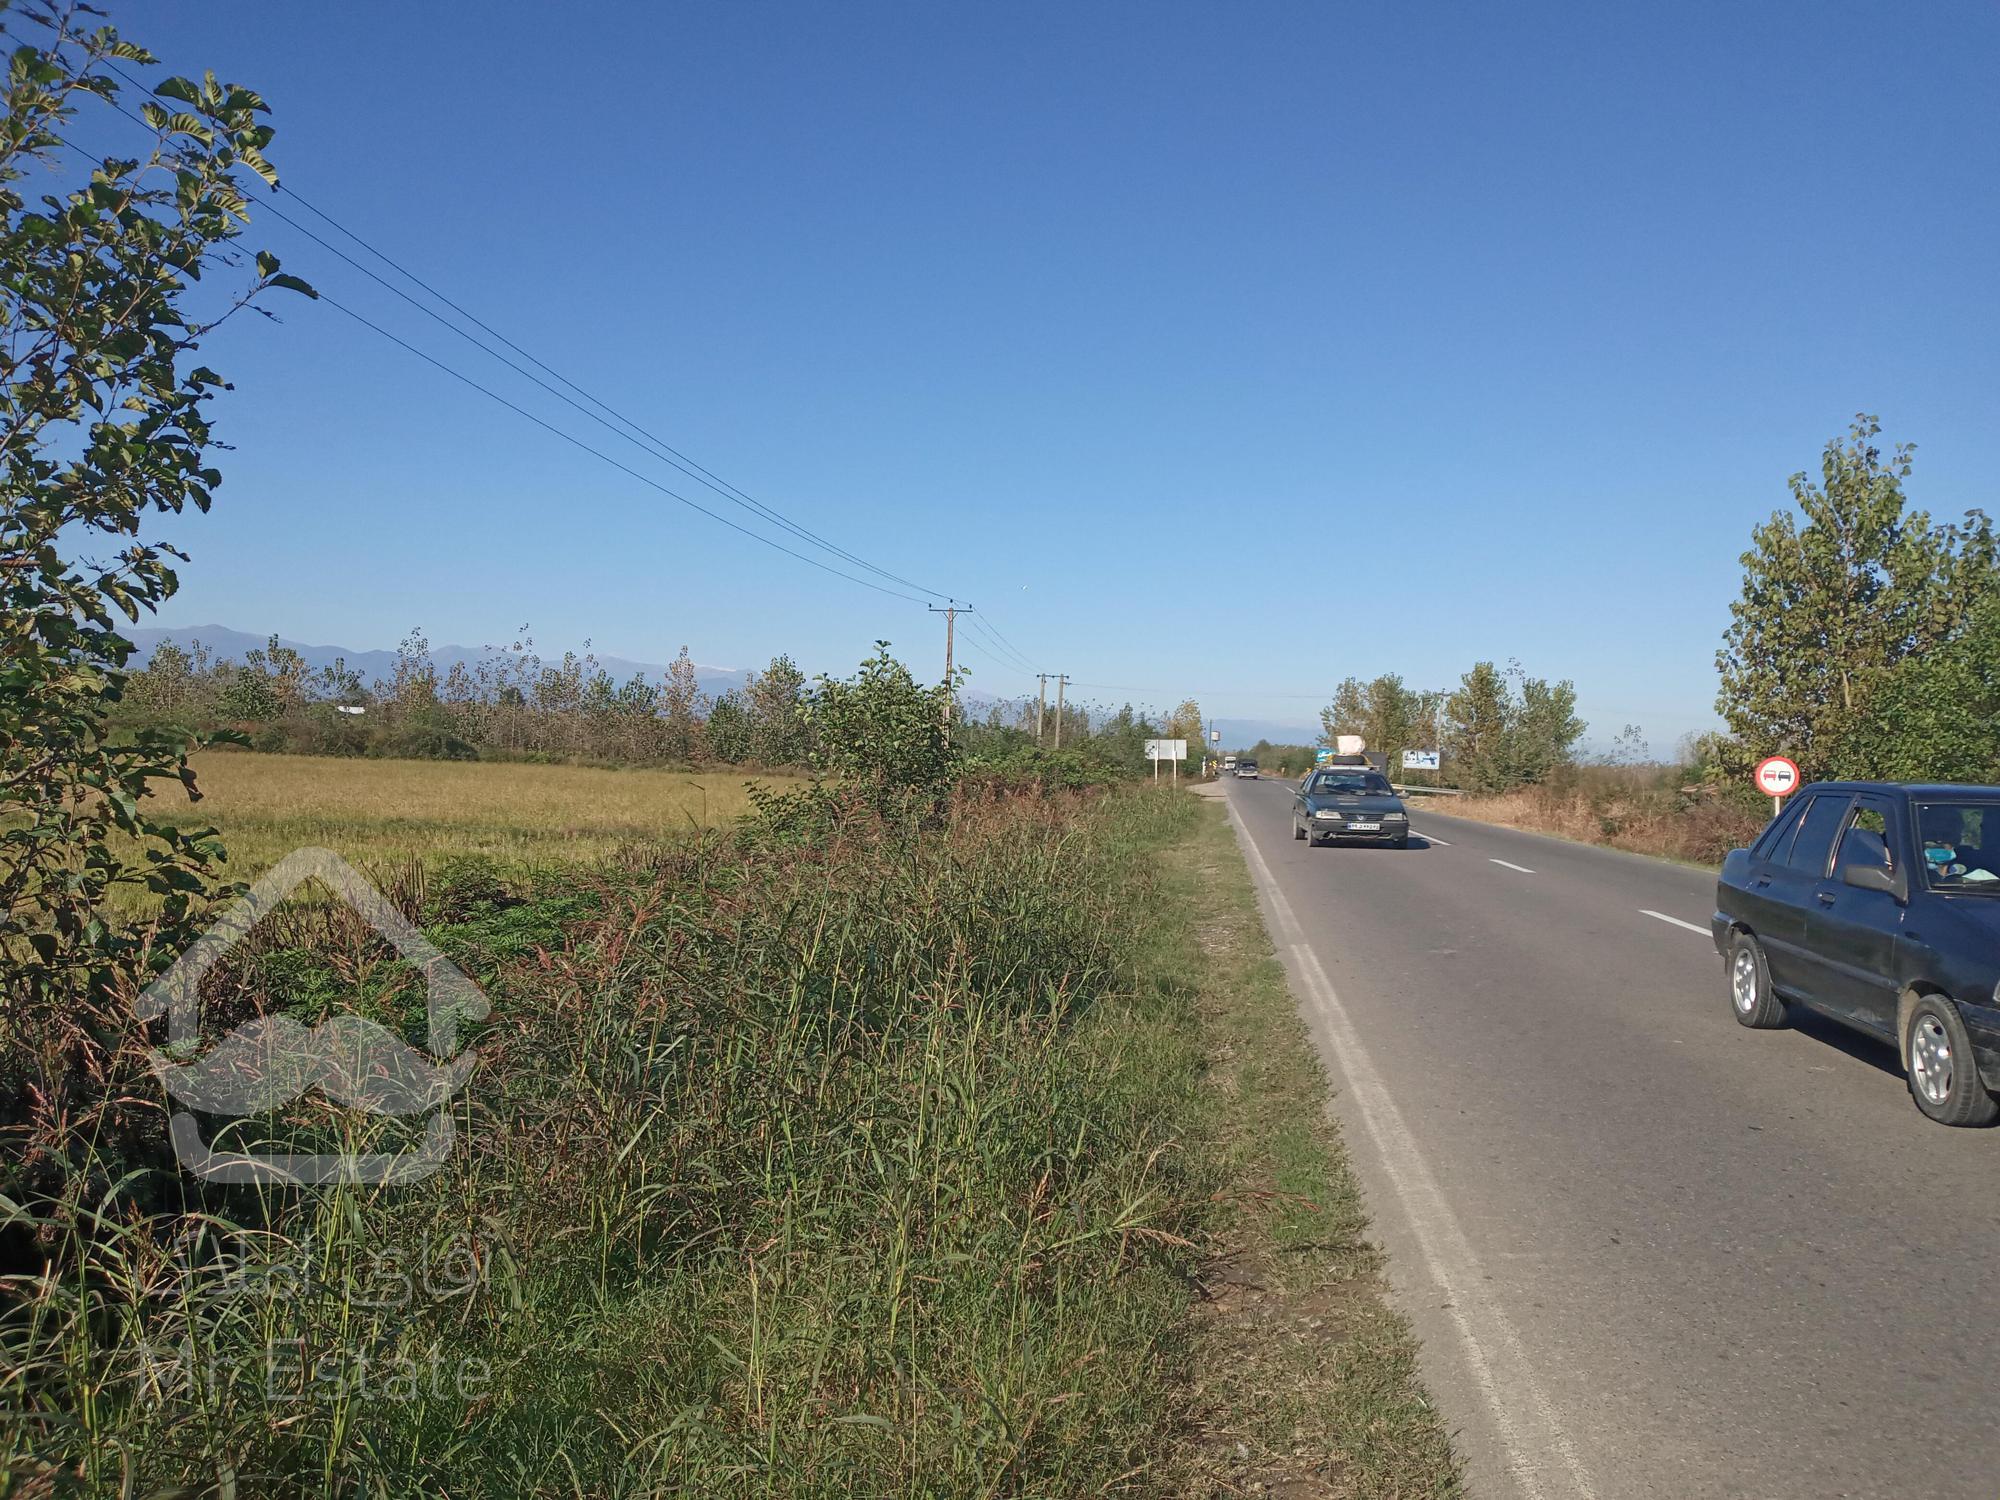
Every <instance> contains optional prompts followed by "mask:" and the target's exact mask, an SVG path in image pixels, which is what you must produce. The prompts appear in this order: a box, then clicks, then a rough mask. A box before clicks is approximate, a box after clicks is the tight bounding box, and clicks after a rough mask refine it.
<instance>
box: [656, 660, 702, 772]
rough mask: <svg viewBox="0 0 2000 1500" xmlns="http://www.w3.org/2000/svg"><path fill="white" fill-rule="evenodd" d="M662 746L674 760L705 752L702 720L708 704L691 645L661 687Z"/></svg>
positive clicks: (693, 757) (694, 757)
mask: <svg viewBox="0 0 2000 1500" xmlns="http://www.w3.org/2000/svg"><path fill="white" fill-rule="evenodd" d="M659 702H660V718H661V721H662V726H661V727H662V740H663V744H662V748H663V749H664V750H665V752H666V754H667V757H668V758H669V759H670V760H694V759H697V758H698V757H699V756H700V755H701V751H702V745H701V719H702V711H703V709H704V708H705V707H706V706H707V704H706V701H705V700H704V698H703V696H702V691H701V684H700V683H699V682H698V681H697V680H696V679H695V675H694V662H693V661H692V660H691V659H690V658H689V656H688V648H687V647H685V646H683V647H681V654H680V655H679V656H676V657H675V658H674V659H673V662H672V663H671V664H670V665H669V666H668V668H667V680H666V683H665V684H664V685H663V686H662V687H661V688H660V699H659Z"/></svg>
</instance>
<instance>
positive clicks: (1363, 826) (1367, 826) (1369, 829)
mask: <svg viewBox="0 0 2000 1500" xmlns="http://www.w3.org/2000/svg"><path fill="white" fill-rule="evenodd" d="M1347 826H1348V827H1349V828H1352V829H1353V830H1354V831H1355V832H1356V833H1380V832H1381V831H1382V825H1381V824H1380V823H1349V824H1348V825H1347Z"/></svg>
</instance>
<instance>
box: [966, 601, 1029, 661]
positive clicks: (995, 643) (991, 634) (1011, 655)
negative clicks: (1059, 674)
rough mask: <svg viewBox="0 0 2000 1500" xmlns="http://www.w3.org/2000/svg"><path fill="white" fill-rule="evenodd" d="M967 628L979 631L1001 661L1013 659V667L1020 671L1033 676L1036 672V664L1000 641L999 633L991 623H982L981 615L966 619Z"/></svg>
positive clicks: (969, 616)
mask: <svg viewBox="0 0 2000 1500" xmlns="http://www.w3.org/2000/svg"><path fill="white" fill-rule="evenodd" d="M966 626H967V628H968V629H969V630H976V631H978V633H979V635H980V637H981V639H982V640H984V641H985V642H986V644H987V645H988V646H990V647H992V648H993V650H994V651H995V652H997V653H999V656H1000V659H1011V661H1012V663H1013V665H1015V666H1016V667H1018V668H1019V669H1020V670H1022V671H1024V672H1028V673H1031V674H1032V673H1033V672H1034V670H1035V664H1034V662H1032V661H1030V660H1029V659H1028V657H1027V656H1026V655H1024V654H1023V653H1022V652H1019V651H1016V650H1015V649H1014V648H1013V647H1012V646H1009V645H1007V644H1005V643H1004V642H1003V641H1002V640H1001V639H1000V636H999V632H998V631H996V630H995V629H994V628H993V626H992V625H991V624H990V623H984V622H982V619H981V617H980V616H979V615H977V614H971V615H968V617H967V619H966Z"/></svg>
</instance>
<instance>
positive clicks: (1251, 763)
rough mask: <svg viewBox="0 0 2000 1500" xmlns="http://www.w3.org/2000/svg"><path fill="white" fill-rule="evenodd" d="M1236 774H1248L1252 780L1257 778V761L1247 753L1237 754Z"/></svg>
mask: <svg viewBox="0 0 2000 1500" xmlns="http://www.w3.org/2000/svg"><path fill="white" fill-rule="evenodd" d="M1236 774H1237V775H1238V776H1248V777H1249V778H1250V779H1251V780H1252V781H1256V780H1258V779H1259V778H1258V776H1257V762H1256V761H1255V760H1254V759H1252V758H1251V757H1250V756H1248V755H1241V756H1238V757H1237V759H1236Z"/></svg>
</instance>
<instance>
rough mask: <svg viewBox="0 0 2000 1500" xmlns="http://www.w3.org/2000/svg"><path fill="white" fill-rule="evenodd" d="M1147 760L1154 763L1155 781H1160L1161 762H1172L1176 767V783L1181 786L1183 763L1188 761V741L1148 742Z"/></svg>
mask: <svg viewBox="0 0 2000 1500" xmlns="http://www.w3.org/2000/svg"><path fill="white" fill-rule="evenodd" d="M1146 759H1148V760H1150V761H1151V762H1152V763H1153V780H1154V782H1155V783H1156V784H1157V783H1158V781H1159V779H1160V762H1161V761H1163V760H1164V761H1171V762H1172V763H1173V767H1174V783H1175V785H1179V784H1180V779H1181V762H1182V761H1184V760H1186V759H1187V741H1186V740H1147V741H1146Z"/></svg>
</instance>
